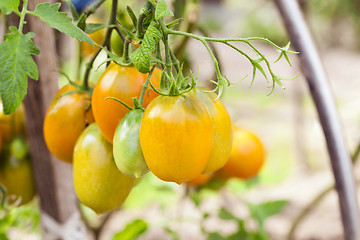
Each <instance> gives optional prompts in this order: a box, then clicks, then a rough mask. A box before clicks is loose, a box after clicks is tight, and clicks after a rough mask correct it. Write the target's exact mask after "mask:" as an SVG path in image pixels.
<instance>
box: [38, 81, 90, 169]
mask: <svg viewBox="0 0 360 240" xmlns="http://www.w3.org/2000/svg"><path fill="white" fill-rule="evenodd" d="M74 90H76V87H74V86H72V85H70V84H68V85H65V86H64V87H63V88H61V89H60V90H59V91H58V93H57V94H56V96H55V97H54V99H53V101H52V102H51V104H50V106H49V108H48V110H47V113H46V115H45V120H44V138H45V142H46V145H47V147H48V149H49V151H50V152H51V153H52V154H53V155H54V156H55V157H57V158H58V159H60V160H62V161H65V162H70V163H71V162H72V156H73V151H74V146H75V143H76V140H77V139H78V137H79V136H80V134H81V133H82V131H83V130H84V129H85V128H86V126H87V125H88V124H90V123H92V122H93V121H94V118H93V116H92V112H91V108H90V109H89V107H90V102H91V100H90V96H89V95H88V94H87V93H78V92H76V93H70V94H66V93H68V92H69V91H74Z"/></svg>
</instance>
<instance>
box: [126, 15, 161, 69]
mask: <svg viewBox="0 0 360 240" xmlns="http://www.w3.org/2000/svg"><path fill="white" fill-rule="evenodd" d="M161 37H162V33H161V32H160V31H159V29H157V27H156V22H155V21H152V22H151V23H150V25H149V27H148V28H147V30H146V33H145V35H144V39H143V41H142V44H141V45H140V46H139V48H138V49H136V50H135V51H134V52H133V53H132V54H131V60H132V62H133V64H134V65H135V67H136V68H137V70H138V71H139V72H141V73H144V74H145V73H148V72H149V71H150V65H151V54H152V53H153V52H154V51H155V49H156V44H157V43H158V42H159V41H160V39H161Z"/></svg>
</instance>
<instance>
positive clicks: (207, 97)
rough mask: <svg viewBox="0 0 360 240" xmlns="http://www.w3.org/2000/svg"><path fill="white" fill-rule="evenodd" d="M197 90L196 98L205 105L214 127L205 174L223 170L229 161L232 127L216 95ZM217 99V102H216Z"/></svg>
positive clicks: (227, 114)
mask: <svg viewBox="0 0 360 240" xmlns="http://www.w3.org/2000/svg"><path fill="white" fill-rule="evenodd" d="M201 90H202V89H196V96H197V97H198V98H199V99H200V100H201V101H202V102H203V103H204V105H205V107H206V110H207V111H208V113H209V116H210V118H211V123H212V126H213V146H212V149H211V153H210V158H209V161H208V163H207V164H206V167H205V169H204V171H203V173H210V172H214V171H217V170H219V169H220V168H222V167H223V166H224V165H225V163H226V162H227V160H228V159H229V156H230V152H231V145H232V127H231V120H230V116H229V113H228V112H227V111H226V108H225V106H224V104H223V103H222V102H221V100H220V99H216V98H217V95H216V94H215V93H207V92H203V91H201ZM215 99H216V100H215Z"/></svg>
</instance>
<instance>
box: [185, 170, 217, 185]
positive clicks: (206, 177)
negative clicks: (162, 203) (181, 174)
mask: <svg viewBox="0 0 360 240" xmlns="http://www.w3.org/2000/svg"><path fill="white" fill-rule="evenodd" d="M212 176H213V174H212V173H208V174H205V173H203V174H200V175H199V176H197V177H196V178H194V179H193V180H190V181H187V182H186V184H187V185H189V186H193V187H200V186H204V185H205V184H206V183H207V182H209V181H210V179H211V178H212Z"/></svg>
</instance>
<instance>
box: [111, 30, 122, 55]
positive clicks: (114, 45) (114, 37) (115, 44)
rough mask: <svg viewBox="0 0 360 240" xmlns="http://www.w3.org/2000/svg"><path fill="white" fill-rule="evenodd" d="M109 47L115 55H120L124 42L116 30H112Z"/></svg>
mask: <svg viewBox="0 0 360 240" xmlns="http://www.w3.org/2000/svg"><path fill="white" fill-rule="evenodd" d="M111 49H112V50H113V52H114V53H115V54H116V55H118V56H122V54H123V50H124V44H123V42H122V40H121V38H120V36H119V34H118V33H117V32H113V34H111Z"/></svg>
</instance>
